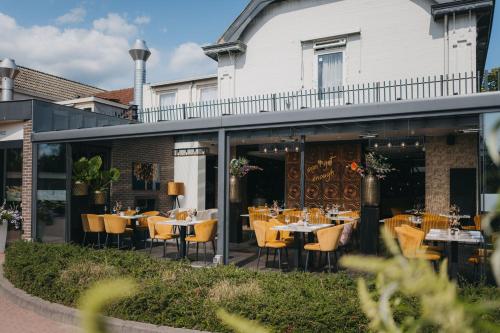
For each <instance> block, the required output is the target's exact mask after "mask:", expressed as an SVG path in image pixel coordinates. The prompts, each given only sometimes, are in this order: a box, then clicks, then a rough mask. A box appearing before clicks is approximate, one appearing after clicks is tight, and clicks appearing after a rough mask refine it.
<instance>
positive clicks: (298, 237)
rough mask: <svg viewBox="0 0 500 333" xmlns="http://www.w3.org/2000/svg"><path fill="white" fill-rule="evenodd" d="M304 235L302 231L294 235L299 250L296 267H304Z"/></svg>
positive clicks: (296, 247)
mask: <svg viewBox="0 0 500 333" xmlns="http://www.w3.org/2000/svg"><path fill="white" fill-rule="evenodd" d="M302 235H303V234H302V233H301V232H296V233H295V235H294V243H295V249H296V250H297V254H296V256H295V262H294V264H295V268H296V269H299V268H300V267H302Z"/></svg>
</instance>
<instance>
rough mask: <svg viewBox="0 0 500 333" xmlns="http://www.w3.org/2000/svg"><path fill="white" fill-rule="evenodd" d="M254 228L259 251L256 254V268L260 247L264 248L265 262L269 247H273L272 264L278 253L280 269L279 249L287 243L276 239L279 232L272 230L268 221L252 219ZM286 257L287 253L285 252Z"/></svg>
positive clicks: (283, 247)
mask: <svg viewBox="0 0 500 333" xmlns="http://www.w3.org/2000/svg"><path fill="white" fill-rule="evenodd" d="M253 224H254V228H255V238H256V239H257V246H258V247H259V252H258V254H257V269H259V262H260V255H261V253H262V249H266V264H265V266H266V267H267V261H268V258H269V249H274V258H273V264H274V262H275V260H276V254H278V268H279V269H281V249H285V250H286V248H287V243H286V242H285V241H283V240H280V239H278V237H279V232H278V231H277V230H272V229H271V227H272V224H270V223H269V222H268V221H263V220H256V221H254V223H253ZM287 258H288V253H287ZM287 261H288V260H287Z"/></svg>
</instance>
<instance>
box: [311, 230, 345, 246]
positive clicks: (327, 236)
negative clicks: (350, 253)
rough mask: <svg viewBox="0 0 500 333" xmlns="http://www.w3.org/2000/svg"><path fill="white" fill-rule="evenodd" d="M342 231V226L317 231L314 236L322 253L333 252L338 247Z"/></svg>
mask: <svg viewBox="0 0 500 333" xmlns="http://www.w3.org/2000/svg"><path fill="white" fill-rule="evenodd" d="M342 230H344V225H342V224H341V225H336V226H334V227H328V228H324V229H320V230H318V232H317V233H316V235H317V236H318V242H319V248H320V250H321V251H324V252H330V251H335V250H336V249H337V247H338V246H339V240H340V236H341V235H342Z"/></svg>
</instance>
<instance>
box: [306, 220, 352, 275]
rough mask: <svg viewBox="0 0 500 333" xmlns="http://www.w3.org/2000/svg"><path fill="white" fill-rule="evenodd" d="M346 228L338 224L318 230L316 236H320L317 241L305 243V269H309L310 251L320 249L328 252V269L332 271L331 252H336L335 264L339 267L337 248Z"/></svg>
mask: <svg viewBox="0 0 500 333" xmlns="http://www.w3.org/2000/svg"><path fill="white" fill-rule="evenodd" d="M343 230H344V226H343V225H342V224H341V225H336V226H332V227H328V228H324V229H320V230H318V231H317V232H316V236H317V237H318V242H317V243H307V244H306V245H304V250H306V251H307V253H306V266H305V270H306V271H307V268H308V263H309V252H310V251H319V252H320V253H322V252H326V253H327V259H328V271H329V272H331V271H332V265H331V258H330V253H332V252H333V253H334V254H335V265H336V266H337V268H338V258H337V249H338V247H339V241H340V236H341V235H342V231H343Z"/></svg>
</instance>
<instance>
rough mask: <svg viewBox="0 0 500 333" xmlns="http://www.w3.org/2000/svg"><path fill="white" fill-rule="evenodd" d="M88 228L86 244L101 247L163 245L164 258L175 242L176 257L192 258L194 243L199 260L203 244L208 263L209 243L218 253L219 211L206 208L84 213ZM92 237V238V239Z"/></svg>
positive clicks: (144, 247)
mask: <svg viewBox="0 0 500 333" xmlns="http://www.w3.org/2000/svg"><path fill="white" fill-rule="evenodd" d="M81 221H82V228H83V231H84V235H83V242H82V244H83V245H84V246H85V245H88V244H91V245H92V246H93V247H97V248H107V247H116V248H118V249H130V250H136V249H148V252H149V253H150V254H151V252H152V250H153V247H154V246H155V245H157V244H161V245H162V247H163V255H162V257H166V256H167V244H168V243H172V245H174V243H173V242H174V241H175V253H176V256H175V258H176V259H186V258H188V251H189V246H190V244H195V246H196V260H198V256H199V246H200V244H202V246H203V253H204V257H203V259H204V263H205V264H207V263H209V262H210V260H209V257H208V253H207V245H208V246H210V247H211V253H212V256H213V255H215V249H216V247H215V236H216V232H217V210H216V209H210V210H204V211H199V212H198V211H196V210H194V209H193V210H184V211H180V210H178V209H174V210H171V211H170V212H168V216H165V214H162V213H161V212H160V211H146V212H142V213H141V212H140V211H139V209H136V210H133V209H130V208H129V209H127V210H124V211H120V210H114V213H112V214H81ZM90 239H92V240H90Z"/></svg>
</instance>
